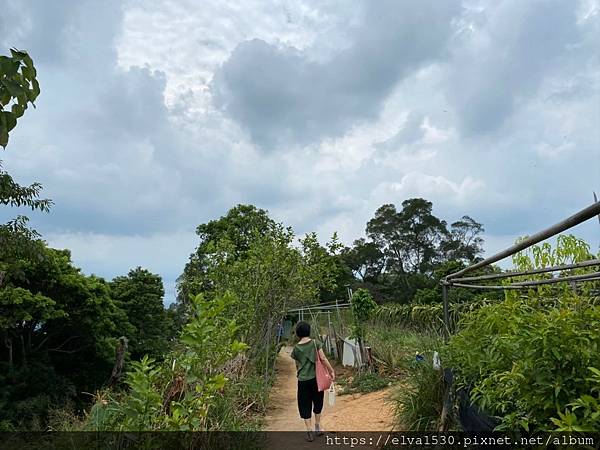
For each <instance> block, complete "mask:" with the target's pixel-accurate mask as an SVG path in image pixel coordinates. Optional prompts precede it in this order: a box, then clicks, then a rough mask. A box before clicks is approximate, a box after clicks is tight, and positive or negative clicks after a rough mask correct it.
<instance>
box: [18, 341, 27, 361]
mask: <svg viewBox="0 0 600 450" xmlns="http://www.w3.org/2000/svg"><path fill="white" fill-rule="evenodd" d="M20 338H21V353H22V355H21V365H22V366H23V367H27V354H26V353H25V338H24V337H23V333H21V336H20Z"/></svg>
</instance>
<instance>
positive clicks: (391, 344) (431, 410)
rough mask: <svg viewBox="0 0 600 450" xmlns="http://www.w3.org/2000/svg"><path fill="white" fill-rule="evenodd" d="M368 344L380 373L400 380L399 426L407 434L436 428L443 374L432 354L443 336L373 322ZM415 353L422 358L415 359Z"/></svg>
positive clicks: (369, 330)
mask: <svg viewBox="0 0 600 450" xmlns="http://www.w3.org/2000/svg"><path fill="white" fill-rule="evenodd" d="M367 342H368V345H370V346H371V347H372V349H373V350H372V351H373V356H374V357H375V358H376V361H377V362H378V363H379V365H380V366H382V370H383V371H384V372H385V373H387V374H391V375H392V376H394V377H399V378H402V386H401V387H398V388H397V389H396V392H395V394H394V395H393V398H392V399H393V401H394V402H395V404H396V407H395V412H396V420H397V422H398V427H399V428H400V429H403V430H408V431H431V430H435V429H436V425H437V422H438V420H439V418H440V414H441V411H442V406H443V399H444V382H443V378H442V371H441V370H436V369H434V368H433V364H432V363H433V353H434V351H438V352H439V351H440V350H441V348H442V346H443V339H442V336H441V335H439V334H437V333H435V332H419V331H415V330H411V329H406V328H403V327H401V326H398V325H392V324H386V323H381V322H379V321H375V322H372V323H371V324H370V326H369V327H368V330H367ZM416 353H419V355H421V356H422V357H423V360H422V361H417V360H416V357H415V356H416Z"/></svg>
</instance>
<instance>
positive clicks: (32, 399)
mask: <svg viewBox="0 0 600 450" xmlns="http://www.w3.org/2000/svg"><path fill="white" fill-rule="evenodd" d="M35 245H36V254H35V255H27V256H22V257H19V258H15V259H13V260H12V261H10V262H3V267H4V270H5V280H4V285H3V287H2V288H1V289H0V317H1V319H0V337H1V338H2V344H3V345H2V347H1V348H0V373H2V376H1V377H0V386H2V387H1V388H0V422H1V421H2V420H10V421H11V422H13V423H16V424H18V423H19V422H25V423H26V422H27V421H29V420H33V417H34V416H37V417H40V418H41V419H42V421H43V420H44V419H43V417H44V415H45V414H46V410H47V408H48V407H49V406H50V405H52V404H54V405H60V404H62V403H63V402H64V401H65V400H66V399H68V398H72V399H75V400H77V398H78V394H79V393H81V392H82V391H85V392H92V391H93V390H95V389H97V388H99V387H100V386H101V385H102V384H103V383H104V382H105V381H107V379H108V377H109V375H110V370H111V367H112V364H113V361H114V349H115V346H116V342H117V338H118V336H121V335H127V334H129V333H130V332H131V326H130V325H129V323H128V321H127V317H126V316H125V314H124V313H123V311H122V310H121V309H119V308H118V307H117V305H115V303H114V302H113V301H112V299H111V297H110V295H109V288H108V285H107V283H106V282H105V281H104V280H102V279H101V278H98V277H95V276H89V277H88V276H85V275H83V274H82V273H81V272H80V270H79V269H78V268H76V267H74V266H73V264H72V263H71V259H70V252H69V251H68V250H55V249H52V248H48V247H47V246H46V245H45V244H44V243H43V242H41V241H35ZM23 426H25V428H26V425H23Z"/></svg>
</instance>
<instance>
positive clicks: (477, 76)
mask: <svg viewBox="0 0 600 450" xmlns="http://www.w3.org/2000/svg"><path fill="white" fill-rule="evenodd" d="M478 3H479V6H480V7H479V8H473V9H472V10H471V11H470V13H467V14H465V16H463V21H464V23H463V33H462V35H461V37H460V38H457V42H456V43H457V44H459V45H456V46H453V49H454V50H453V67H452V69H453V70H452V71H451V73H450V76H449V77H448V83H447V93H448V97H449V99H450V100H451V103H452V105H453V106H454V108H456V110H457V114H458V116H459V118H460V119H459V120H460V125H461V131H462V132H463V133H464V134H465V135H467V136H468V135H479V136H481V135H485V134H486V133H491V132H495V131H497V130H499V129H501V128H502V126H503V125H504V124H505V122H506V120H507V119H508V118H510V116H511V115H512V113H513V112H514V110H515V108H517V107H518V105H519V103H522V102H524V101H526V99H528V98H532V97H535V96H536V95H537V92H538V89H539V87H540V84H541V83H542V81H543V80H544V78H546V77H548V76H551V75H552V74H553V73H556V72H557V71H560V70H561V69H564V68H565V67H568V68H569V69H573V68H574V67H573V64H574V63H575V64H579V61H580V59H579V58H580V57H581V56H582V52H581V51H580V50H578V48H577V47H578V45H581V44H582V41H583V40H584V38H585V32H586V30H585V27H584V26H581V25H579V24H578V21H577V11H578V3H577V2H563V1H560V0H535V1H530V2H521V1H518V0H509V1H505V2H499V3H498V2H487V1H486V2H478ZM482 5H483V7H482ZM460 44H462V45H460ZM583 56H585V57H589V56H590V53H589V49H586V50H585V51H584V52H583ZM575 61H578V62H575Z"/></svg>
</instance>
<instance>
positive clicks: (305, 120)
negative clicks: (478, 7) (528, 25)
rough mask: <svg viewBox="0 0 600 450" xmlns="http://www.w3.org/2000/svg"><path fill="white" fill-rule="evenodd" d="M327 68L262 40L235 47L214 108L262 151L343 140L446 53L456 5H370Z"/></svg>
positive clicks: (216, 87)
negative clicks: (411, 76) (338, 137)
mask: <svg viewBox="0 0 600 450" xmlns="http://www.w3.org/2000/svg"><path fill="white" fill-rule="evenodd" d="M364 9H365V10H364V15H363V21H362V23H361V24H360V25H358V26H355V27H353V28H352V29H351V30H350V31H351V32H350V33H348V35H350V36H352V37H351V40H350V42H349V43H348V44H349V45H348V47H347V48H346V49H343V50H340V51H339V52H338V53H336V54H334V55H333V56H332V57H331V58H330V59H328V60H327V61H326V62H317V61H315V60H313V59H311V57H310V54H308V53H307V52H300V51H298V50H296V49H294V48H291V47H278V46H275V45H272V44H268V43H266V42H265V41H262V40H258V39H255V40H252V41H248V42H244V43H242V44H240V45H239V46H238V47H237V48H236V49H235V50H234V51H233V53H232V54H231V57H230V58H229V59H228V60H227V61H226V62H225V63H224V64H223V66H222V67H221V68H220V70H219V71H218V72H217V73H216V75H215V79H214V82H213V85H212V90H213V95H214V100H215V104H216V105H217V106H218V107H220V108H221V109H222V110H224V111H225V112H226V113H227V114H228V115H230V116H231V117H232V118H234V119H235V120H236V121H237V122H238V123H240V124H241V125H242V127H244V128H245V129H246V130H247V131H248V132H249V133H250V135H251V136H252V138H253V140H254V141H255V142H256V143H257V144H259V145H261V146H264V147H266V148H272V147H274V146H276V145H285V144H286V143H288V144H291V143H299V144H306V143H310V142H314V141H315V140H318V139H319V138H321V137H324V136H336V135H339V134H343V133H344V131H346V130H347V129H348V128H349V127H350V126H351V125H353V124H355V123H356V122H359V121H363V120H368V119H373V118H376V117H377V116H378V114H379V110H380V107H381V104H382V102H383V100H384V99H385V98H386V96H387V95H388V94H389V93H390V92H391V90H392V89H393V88H394V86H395V85H396V83H397V82H398V81H399V80H400V79H402V78H403V77H404V76H406V75H407V74H409V73H411V72H413V71H414V70H416V69H417V68H419V67H421V66H422V65H424V64H426V63H428V62H431V61H434V60H436V59H438V58H441V57H442V56H443V55H445V54H446V50H447V47H446V45H447V42H448V37H449V35H450V33H451V30H452V26H451V23H452V19H453V18H454V17H455V16H456V15H457V14H459V13H460V11H461V8H460V4H459V2H456V1H444V2H438V1H433V0H428V1H419V2H412V1H402V2H398V1H391V0H390V1H377V2H367V3H366V4H365V5H364Z"/></svg>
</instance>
